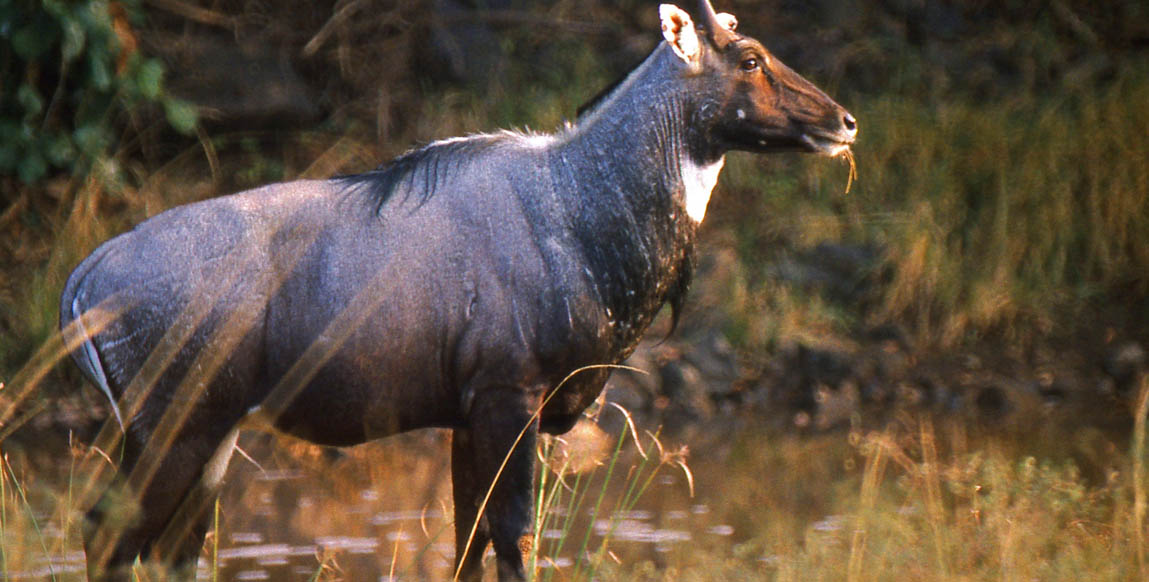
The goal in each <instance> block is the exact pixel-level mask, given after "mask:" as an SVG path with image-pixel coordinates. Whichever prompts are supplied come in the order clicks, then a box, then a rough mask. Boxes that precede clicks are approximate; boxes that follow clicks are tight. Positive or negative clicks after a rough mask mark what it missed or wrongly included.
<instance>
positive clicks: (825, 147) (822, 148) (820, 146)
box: [800, 132, 854, 158]
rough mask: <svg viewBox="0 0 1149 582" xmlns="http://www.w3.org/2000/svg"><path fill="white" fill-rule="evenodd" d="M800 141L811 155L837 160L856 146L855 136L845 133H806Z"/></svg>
mask: <svg viewBox="0 0 1149 582" xmlns="http://www.w3.org/2000/svg"><path fill="white" fill-rule="evenodd" d="M800 141H801V142H802V145H803V146H805V147H806V149H807V150H809V151H810V152H811V153H816V154H822V155H824V156H829V157H832V158H835V157H838V156H840V155H842V154H843V152H847V151H849V150H850V146H852V145H854V135H853V134H849V133H845V132H838V133H804V134H802V137H801V138H800Z"/></svg>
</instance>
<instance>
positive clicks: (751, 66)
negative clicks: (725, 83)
mask: <svg viewBox="0 0 1149 582" xmlns="http://www.w3.org/2000/svg"><path fill="white" fill-rule="evenodd" d="M739 67H741V68H742V70H743V71H747V72H749V71H753V70H755V69H757V68H758V59H756V58H754V57H750V58H748V59H746V60H744V61H742V63H741V64H740V65H739Z"/></svg>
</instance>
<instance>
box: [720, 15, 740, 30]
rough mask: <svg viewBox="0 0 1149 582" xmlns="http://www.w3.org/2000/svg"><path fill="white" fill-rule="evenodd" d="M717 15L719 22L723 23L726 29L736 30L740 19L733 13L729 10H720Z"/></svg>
mask: <svg viewBox="0 0 1149 582" xmlns="http://www.w3.org/2000/svg"><path fill="white" fill-rule="evenodd" d="M715 16H717V17H718V24H721V25H722V26H723V28H725V29H726V30H729V31H730V32H734V29H735V28H738V19H737V18H734V15H733V14H731V13H729V12H719V13H718V14H716V15H715Z"/></svg>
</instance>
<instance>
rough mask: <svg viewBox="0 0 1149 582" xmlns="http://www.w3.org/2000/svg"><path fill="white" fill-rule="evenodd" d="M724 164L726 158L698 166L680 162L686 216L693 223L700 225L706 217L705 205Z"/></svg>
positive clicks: (688, 162) (684, 161)
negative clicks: (684, 190)
mask: <svg viewBox="0 0 1149 582" xmlns="http://www.w3.org/2000/svg"><path fill="white" fill-rule="evenodd" d="M725 163H726V156H722V157H721V158H718V161H717V162H714V163H712V164H709V165H705V166H699V165H698V164H695V163H694V162H692V161H690V160H688V159H683V160H682V184H683V186H684V187H685V189H686V192H685V196H686V214H687V215H689V216H690V218H691V219H692V220H694V222H698V223H701V222H702V218H703V217H705V216H706V205H707V204H708V203H709V202H710V193H711V192H712V191H714V185H715V184H717V183H718V173H719V172H721V171H722V165H723V164H725Z"/></svg>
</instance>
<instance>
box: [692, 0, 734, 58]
mask: <svg viewBox="0 0 1149 582" xmlns="http://www.w3.org/2000/svg"><path fill="white" fill-rule="evenodd" d="M698 13H699V15H700V16H701V18H700V20H701V22H702V30H704V31H706V36H707V37H709V38H710V42H712V43H714V46H715V47H716V48H718V50H723V49H725V48H726V45H728V44H730V42H731V41H733V40H734V33H733V32H731V30H730V29H729V28H727V27H725V26H723V25H722V23H721V22H720V21H719V20H718V14H716V13H715V12H714V7H713V6H711V5H710V0H698Z"/></svg>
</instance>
